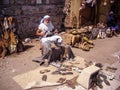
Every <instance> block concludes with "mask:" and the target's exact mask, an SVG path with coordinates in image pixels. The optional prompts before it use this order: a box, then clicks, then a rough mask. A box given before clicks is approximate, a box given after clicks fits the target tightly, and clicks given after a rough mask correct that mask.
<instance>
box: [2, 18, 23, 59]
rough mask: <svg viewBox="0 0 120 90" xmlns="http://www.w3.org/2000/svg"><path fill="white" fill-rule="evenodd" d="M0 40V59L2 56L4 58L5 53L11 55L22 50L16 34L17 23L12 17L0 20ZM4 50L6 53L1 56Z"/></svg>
mask: <svg viewBox="0 0 120 90" xmlns="http://www.w3.org/2000/svg"><path fill="white" fill-rule="evenodd" d="M0 39H1V40H0V44H1V45H0V57H1V56H2V58H4V56H5V55H6V53H7V52H9V53H13V52H20V51H23V50H24V45H23V44H22V41H21V40H20V38H19V37H18V34H17V22H16V20H15V18H13V17H4V18H1V19H0ZM4 45H5V46H4ZM3 47H5V48H3ZM5 49H6V50H5ZM4 50H5V51H6V52H4V54H3V51H4Z"/></svg>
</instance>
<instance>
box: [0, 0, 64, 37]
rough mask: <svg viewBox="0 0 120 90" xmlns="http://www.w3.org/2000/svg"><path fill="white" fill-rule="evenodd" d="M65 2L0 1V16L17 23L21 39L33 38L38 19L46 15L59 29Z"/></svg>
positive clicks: (43, 0) (34, 0) (37, 0)
mask: <svg viewBox="0 0 120 90" xmlns="http://www.w3.org/2000/svg"><path fill="white" fill-rule="evenodd" d="M64 2H65V0H0V15H1V16H13V17H15V18H16V19H17V21H18V34H19V35H20V37H21V38H26V37H35V31H36V29H37V27H38V25H39V22H40V19H41V18H42V17H43V16H44V15H46V14H48V15H50V16H51V20H52V22H53V24H54V26H55V28H57V29H58V30H60V28H61V24H62V18H63V17H64V16H63V8H64Z"/></svg>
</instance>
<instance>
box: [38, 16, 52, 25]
mask: <svg viewBox="0 0 120 90" xmlns="http://www.w3.org/2000/svg"><path fill="white" fill-rule="evenodd" d="M48 18H50V16H49V15H45V16H44V17H43V18H42V19H41V21H40V23H43V22H44V20H45V19H48Z"/></svg>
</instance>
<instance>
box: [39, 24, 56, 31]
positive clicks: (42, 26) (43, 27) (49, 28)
mask: <svg viewBox="0 0 120 90" xmlns="http://www.w3.org/2000/svg"><path fill="white" fill-rule="evenodd" d="M38 29H40V30H41V31H43V32H46V31H47V32H51V31H52V30H53V29H54V26H53V25H52V23H51V22H50V23H49V24H48V25H46V24H44V23H41V24H40V25H39V26H38Z"/></svg>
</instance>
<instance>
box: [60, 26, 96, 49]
mask: <svg viewBox="0 0 120 90" xmlns="http://www.w3.org/2000/svg"><path fill="white" fill-rule="evenodd" d="M61 36H62V38H63V39H64V42H65V43H66V44H68V45H71V46H72V47H76V48H80V49H82V50H84V51H89V50H90V49H91V48H93V47H94V44H93V41H92V32H91V31H90V29H89V28H88V27H87V28H86V27H85V28H81V29H72V30H66V33H65V34H64V35H61Z"/></svg>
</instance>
